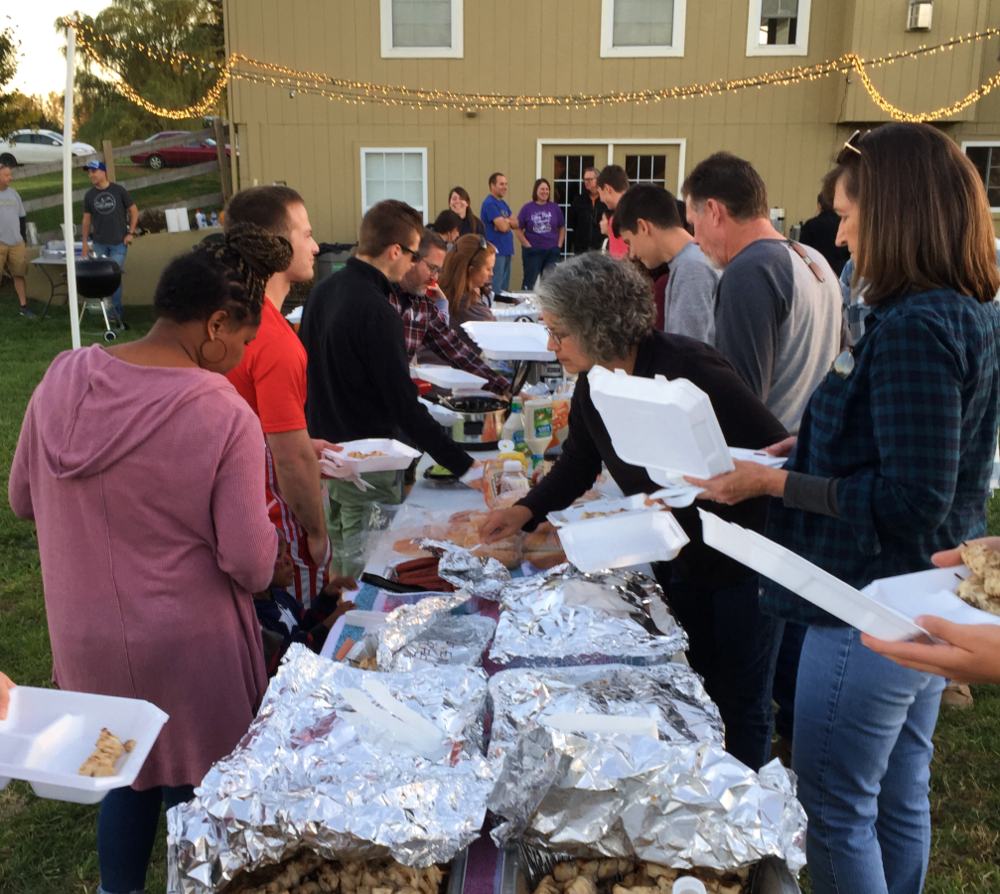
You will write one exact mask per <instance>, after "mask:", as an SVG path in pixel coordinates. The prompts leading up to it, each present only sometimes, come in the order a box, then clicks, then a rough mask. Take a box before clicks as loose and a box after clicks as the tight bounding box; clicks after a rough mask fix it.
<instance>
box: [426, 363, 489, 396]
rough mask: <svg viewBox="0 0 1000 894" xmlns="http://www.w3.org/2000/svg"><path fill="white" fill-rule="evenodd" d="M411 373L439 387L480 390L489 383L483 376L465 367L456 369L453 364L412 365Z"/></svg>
mask: <svg viewBox="0 0 1000 894" xmlns="http://www.w3.org/2000/svg"><path fill="white" fill-rule="evenodd" d="M410 374H411V375H413V376H414V377H415V378H418V379H423V380H424V381H425V382H430V383H431V384H432V385H437V386H438V388H451V389H453V390H458V391H478V390H479V389H481V388H482V387H483V386H484V385H486V384H488V382H487V381H486V379H484V378H483V377H482V376H474V375H473V374H472V373H469V372H466V371H465V370H464V369H455V368H454V367H453V366H436V365H433V364H427V365H426V366H412V367H410Z"/></svg>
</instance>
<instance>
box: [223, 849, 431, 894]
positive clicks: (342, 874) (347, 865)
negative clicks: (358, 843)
mask: <svg viewBox="0 0 1000 894" xmlns="http://www.w3.org/2000/svg"><path fill="white" fill-rule="evenodd" d="M445 878H446V874H445V872H444V871H442V869H441V868H440V867H439V866H437V865H431V866H428V867H426V868H425V869H418V868H416V867H413V866H404V865H403V864H402V863H397V862H396V861H395V860H388V859H386V860H370V861H367V862H361V861H358V860H348V861H341V860H326V859H324V858H323V857H321V856H320V855H319V854H317V853H315V852H312V851H306V852H304V853H301V854H297V855H296V856H295V857H293V858H291V859H289V860H284V861H282V862H281V863H279V864H278V865H276V866H268V867H266V868H264V869H258V870H256V871H253V872H241V873H240V874H239V875H238V876H237V877H236V878H234V879H233V880H232V882H230V883H229V884H228V885H227V886H226V887H225V889H223V891H221V892H220V894H333V892H337V891H339V892H341V894H440V892H441V890H442V884H441V883H442V881H443V880H444V879H445Z"/></svg>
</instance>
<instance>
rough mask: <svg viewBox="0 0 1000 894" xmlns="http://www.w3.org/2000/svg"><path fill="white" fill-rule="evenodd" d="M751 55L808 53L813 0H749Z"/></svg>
mask: <svg viewBox="0 0 1000 894" xmlns="http://www.w3.org/2000/svg"><path fill="white" fill-rule="evenodd" d="M749 3H750V17H749V19H748V21H747V55H748V56H805V55H806V54H807V53H808V52H809V13H810V11H811V7H812V0H749Z"/></svg>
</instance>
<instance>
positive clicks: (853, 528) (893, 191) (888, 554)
mask: <svg viewBox="0 0 1000 894" xmlns="http://www.w3.org/2000/svg"><path fill="white" fill-rule="evenodd" d="M858 136H859V135H858V134H855V136H854V137H852V138H851V140H849V141H848V143H847V145H846V146H845V147H844V150H843V152H842V153H841V155H840V157H839V158H838V159H837V161H838V168H837V172H838V173H837V183H836V193H835V201H834V206H835V208H836V210H837V212H838V214H840V215H841V225H840V230H839V232H838V235H837V242H838V244H839V245H844V244H846V245H847V246H848V248H850V250H851V255H852V257H853V258H854V262H855V268H856V272H855V275H856V276H860V277H864V279H865V281H866V282H867V283H868V284H869V286H868V292H867V293H866V294H865V302H866V303H867V304H869V305H870V306H871V307H872V312H871V314H870V316H869V317H868V319H867V321H866V328H865V334H864V335H863V336H862V338H861V339H860V340H859V341H858V343H857V344H856V345H855V346H854V348H853V351H850V350H848V351H845V352H844V353H843V354H842V355H841V356H840V357H838V358H837V361H836V362H835V363H834V365H833V368H832V369H831V371H830V373H829V375H828V376H827V377H826V379H825V380H824V381H823V382H822V384H821V385H820V386H819V388H817V389H816V391H815V393H814V394H813V396H812V398H811V400H810V402H809V405H808V407H807V409H806V412H805V415H804V416H803V418H802V424H801V427H800V429H799V437H798V441H797V443H795V444H794V447H791V453H790V456H789V460H788V463H787V464H786V466H785V468H784V469H781V470H776V469H766V468H765V467H763V466H759V465H755V464H753V463H739V462H737V469H736V471H735V472H733V473H730V474H729V475H724V476H719V477H718V478H715V479H713V480H712V481H709V482H705V483H704V484H705V486H706V487H707V488H708V492H709V493H708V494H707V496H708V497H709V498H711V499H714V500H718V501H720V502H724V503H736V502H740V501H741V500H743V499H746V498H748V497H750V496H759V495H761V494H769V495H771V496H773V497H776V498H780V499H775V500H772V501H771V509H770V513H769V518H768V527H767V533H768V535H769V536H770V537H771V538H772V539H774V540H776V541H778V542H779V543H781V544H783V545H784V546H787V547H788V548H789V549H792V550H793V551H795V552H796V553H798V554H799V555H801V556H803V557H805V558H807V559H809V560H810V561H811V562H814V563H815V564H817V565H819V566H820V567H821V568H824V569H826V570H827V571H829V572H831V573H832V574H835V575H836V576H837V577H839V578H840V579H841V580H844V581H846V582H847V583H849V584H851V585H852V586H854V587H857V588H861V587H864V586H865V585H867V584H869V583H871V581H873V580H875V579H876V578H881V577H888V576H890V575H896V574H905V573H907V572H912V571H923V570H925V569H927V568H930V567H931V556H932V554H934V553H935V552H937V551H939V550H944V549H948V548H950V547H952V546H954V544H956V543H961V542H963V541H965V540H968V539H970V538H974V537H978V536H982V535H983V534H984V533H985V531H986V500H987V497H988V496H989V475H990V469H991V466H992V460H993V453H994V450H995V447H996V443H997V429H998V425H1000V363H998V358H997V335H998V331H1000V309H998V306H997V304H996V303H995V302H994V296H995V295H996V293H997V290H998V288H1000V272H998V270H997V263H996V250H995V247H994V241H993V239H994V236H993V226H992V221H991V217H990V209H989V202H988V201H987V198H986V193H985V190H984V188H983V183H982V180H981V179H980V178H979V175H978V173H977V172H976V170H975V169H974V168H973V166H972V164H971V163H970V162H969V161H968V159H967V158H966V157H965V156H964V155H963V154H962V152H961V151H960V149H959V148H958V146H957V145H956V144H955V143H954V142H953V141H952V140H950V139H948V138H947V137H946V136H944V135H943V134H941V133H940V132H938V131H936V130H934V129H933V128H931V127H928V126H927V125H923V124H919V125H918V124H888V125H885V126H884V127H880V128H878V129H877V130H874V131H872V132H870V133H868V134H866V135H865V136H864V137H861V138H860V139H858ZM761 601H762V606H763V608H764V609H765V611H769V612H772V613H774V614H777V615H779V616H780V617H782V618H785V619H787V620H793V621H798V622H800V623H806V624H808V625H809V632H808V633H807V635H806V639H805V643H804V645H803V648H802V658H801V662H800V665H799V676H798V686H797V693H796V702H795V733H794V749H793V754H792V767H793V769H794V770H795V772H796V773H797V774H798V776H799V782H800V789H799V797H800V798H801V800H802V803H803V805H804V806H805V808H806V811H807V813H808V814H809V838H808V858H809V872H810V877H811V879H812V882H813V890H814V891H815V892H816V894H848V892H852V894H853V892H865V894H885V892H892V894H918V892H919V891H920V890H921V888H922V887H923V882H924V876H925V873H926V870H927V859H928V855H929V850H930V811H929V804H928V797H927V795H928V790H929V781H930V761H931V755H932V752H933V746H932V744H931V735H932V733H933V732H934V726H935V723H936V722H937V713H938V705H939V703H940V696H941V690H942V689H943V687H944V680H943V679H942V678H941V677H938V676H935V675H933V674H930V673H927V672H924V671H921V670H916V669H911V668H905V667H901V666H899V665H897V664H894V663H893V662H891V661H889V660H888V659H887V658H884V657H882V656H880V655H878V654H876V653H875V652H873V651H870V650H869V649H867V648H865V647H864V645H863V644H862V642H861V634H860V632H859V631H857V630H855V629H853V628H850V627H846V626H843V625H842V624H841V623H840V622H839V621H837V620H836V619H835V618H833V617H832V616H830V615H828V614H826V613H825V612H823V611H821V610H820V609H818V608H816V607H815V606H813V605H812V604H811V603H809V602H806V601H805V600H804V599H801V598H799V597H798V596H796V595H795V594H793V593H791V592H789V591H788V590H785V589H783V588H781V587H779V586H778V585H777V584H774V583H773V582H770V581H766V580H765V582H764V587H763V590H762V595H761Z"/></svg>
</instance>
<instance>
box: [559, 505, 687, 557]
mask: <svg viewBox="0 0 1000 894" xmlns="http://www.w3.org/2000/svg"><path fill="white" fill-rule="evenodd" d="M558 533H559V542H560V543H561V544H562V548H563V550H564V551H565V553H566V558H567V559H569V561H570V562H572V563H573V564H574V565H576V567H577V568H579V569H580V570H581V571H584V572H591V571H601V570H602V569H605V568H628V567H629V566H631V565H641V564H642V563H644V562H669V561H670V560H671V559H674V558H676V557H677V554H678V553H679V552H680V551H681V549H682V548H683V547H684V546H685V545H687V543H688V536H687V534H685V533H684V529H683V528H682V527H681V526H680V525H679V524H678V523H677V519H676V518H674V516H673V513H671V512H638V511H637V512H623V513H621V514H619V515H610V516H605V517H604V518H589V519H586V520H585V521H578V522H571V523H570V524H566V525H563V526H562V527H561V528H559V529H558Z"/></svg>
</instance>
